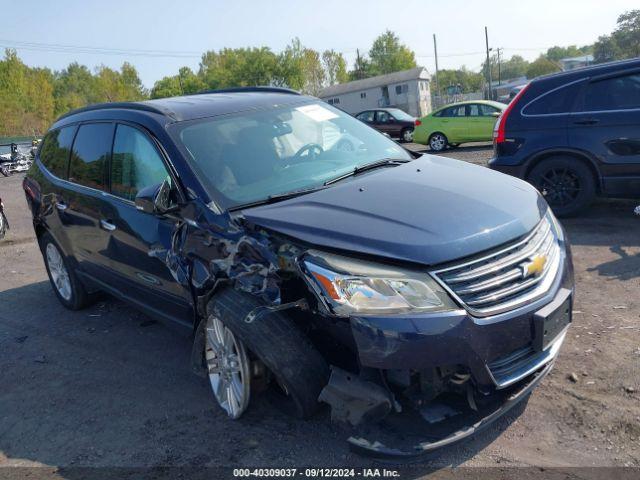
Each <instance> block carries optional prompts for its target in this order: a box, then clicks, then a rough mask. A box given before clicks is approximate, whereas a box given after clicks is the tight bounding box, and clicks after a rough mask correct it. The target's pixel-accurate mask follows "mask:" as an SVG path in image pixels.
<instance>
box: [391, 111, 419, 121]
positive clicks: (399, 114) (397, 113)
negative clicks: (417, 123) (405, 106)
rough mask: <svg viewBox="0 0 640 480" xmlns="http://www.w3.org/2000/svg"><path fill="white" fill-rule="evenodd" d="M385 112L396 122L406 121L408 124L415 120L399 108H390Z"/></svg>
mask: <svg viewBox="0 0 640 480" xmlns="http://www.w3.org/2000/svg"><path fill="white" fill-rule="evenodd" d="M387 111H388V112H389V113H390V114H391V115H393V116H394V118H395V119H396V120H407V121H409V122H413V121H414V120H415V118H413V117H412V116H411V115H409V114H408V113H406V112H405V111H404V110H400V109H399V108H390V109H388V110H387Z"/></svg>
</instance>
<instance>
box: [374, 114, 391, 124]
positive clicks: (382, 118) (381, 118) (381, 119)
mask: <svg viewBox="0 0 640 480" xmlns="http://www.w3.org/2000/svg"><path fill="white" fill-rule="evenodd" d="M376 119H377V121H378V123H389V120H391V115H389V114H388V113H387V112H383V111H380V112H378V113H377V114H376Z"/></svg>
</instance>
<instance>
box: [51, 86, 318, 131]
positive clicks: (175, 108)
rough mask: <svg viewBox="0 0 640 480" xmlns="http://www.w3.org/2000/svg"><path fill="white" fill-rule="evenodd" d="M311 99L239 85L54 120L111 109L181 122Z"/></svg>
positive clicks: (102, 106)
mask: <svg viewBox="0 0 640 480" xmlns="http://www.w3.org/2000/svg"><path fill="white" fill-rule="evenodd" d="M312 100H317V99H315V98H314V97H309V96H306V95H301V94H300V93H298V92H296V91H294V90H289V89H285V88H276V87H239V88H229V89H223V90H213V91H210V92H203V93H198V94H194V95H185V96H180V97H168V98H159V99H155V100H145V101H143V102H111V103H99V104H95V105H89V106H87V107H84V108H79V109H77V110H72V111H70V112H68V113H66V114H64V115H62V116H61V117H60V118H58V120H56V123H57V122H59V121H60V120H62V119H66V118H69V117H72V116H74V115H77V114H81V113H86V112H97V111H104V110H111V109H124V110H135V111H141V112H148V113H155V114H158V115H163V116H166V117H169V118H170V119H171V120H174V121H182V120H193V119H196V118H203V117H211V116H215V115H224V114H227V113H234V112H240V111H245V110H255V109H260V108H265V107H270V106H276V105H286V104H292V103H304V102H308V101H312Z"/></svg>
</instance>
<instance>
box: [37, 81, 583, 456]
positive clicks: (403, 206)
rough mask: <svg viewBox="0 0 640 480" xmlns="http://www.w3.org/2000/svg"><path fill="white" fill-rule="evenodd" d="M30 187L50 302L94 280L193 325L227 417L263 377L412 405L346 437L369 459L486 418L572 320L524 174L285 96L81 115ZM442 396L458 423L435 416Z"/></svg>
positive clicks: (70, 297)
mask: <svg viewBox="0 0 640 480" xmlns="http://www.w3.org/2000/svg"><path fill="white" fill-rule="evenodd" d="M24 190H25V192H26V197H27V201H28V203H29V206H30V208H31V211H32V214H33V225H34V228H35V232H36V235H37V238H38V242H39V245H40V248H41V250H42V254H43V258H44V261H45V265H46V268H47V272H48V275H49V278H50V280H51V284H52V287H53V291H54V293H55V295H56V296H57V297H58V299H59V300H60V302H61V303H62V304H63V305H64V306H66V307H67V308H69V309H72V310H76V309H80V308H83V307H85V306H87V305H89V304H90V303H91V301H92V300H94V299H95V298H96V295H97V294H98V293H99V292H101V291H102V292H107V293H109V294H111V295H114V296H116V297H118V298H121V299H123V300H125V301H127V302H129V303H130V304H132V305H133V306H135V307H136V308H138V309H140V310H142V311H144V312H145V313H147V314H148V315H150V316H152V317H154V318H158V319H160V320H163V321H168V322H172V323H175V324H177V325H180V326H182V327H184V328H185V329H187V331H188V332H190V333H191V334H192V335H193V355H192V358H193V362H194V365H193V366H194V368H195V370H196V371H197V372H199V373H201V374H202V376H204V377H207V378H208V380H209V382H210V384H211V387H212V390H213V396H214V398H215V400H216V402H217V403H218V404H219V405H220V407H222V409H223V410H224V411H225V412H226V414H227V415H228V416H229V417H231V418H238V417H240V416H241V415H242V414H243V412H244V411H245V410H246V409H247V408H249V405H250V400H251V401H260V398H261V397H262V396H263V395H264V394H265V393H266V392H265V391H269V392H271V394H275V395H279V397H277V398H279V403H281V404H282V405H285V406H286V405H289V406H290V410H291V411H294V412H296V413H297V414H298V415H299V416H300V417H308V416H310V415H312V414H313V413H314V412H315V411H316V410H317V409H318V408H319V407H320V406H322V405H323V404H327V405H328V406H329V407H330V408H331V413H332V418H333V419H334V420H336V421H343V422H346V423H349V424H351V425H352V426H353V428H354V429H355V430H356V431H359V429H360V428H361V427H362V426H363V425H364V426H367V425H376V426H377V427H381V428H383V427H384V425H385V422H387V421H390V420H391V419H395V418H405V417H407V418H413V417H411V416H412V415H413V416H415V418H417V419H418V420H417V421H410V422H405V424H410V425H411V427H408V426H407V427H406V428H412V429H415V430H416V432H415V433H416V435H419V434H422V435H423V437H424V438H427V437H428V440H424V441H421V442H417V443H416V445H414V446H408V447H406V448H405V447H404V446H399V445H395V444H391V443H390V442H391V440H387V441H385V442H383V441H381V438H382V437H376V438H371V439H368V438H367V437H366V436H364V435H359V434H354V436H352V437H351V438H350V439H349V441H350V444H351V447H352V448H353V449H354V450H356V451H359V452H363V453H369V454H372V455H376V456H381V457H384V456H396V457H397V456H401V457H412V456H417V455H421V454H423V453H425V452H429V451H431V450H433V449H435V448H437V447H440V446H443V445H449V444H452V443H454V442H457V441H459V440H461V439H463V438H465V437H467V436H469V435H471V434H472V433H474V432H475V431H477V430H478V429H480V428H483V427H484V426H486V425H488V424H490V423H491V422H492V421H493V420H495V419H496V418H498V417H499V416H500V415H502V414H503V413H504V412H506V411H507V410H509V409H510V408H511V407H512V406H513V405H515V404H517V403H518V402H519V401H520V400H522V399H524V398H526V397H527V395H528V393H529V392H530V391H531V390H532V389H533V388H534V387H535V386H536V385H537V383H538V382H539V381H540V380H541V379H542V378H543V377H544V376H545V375H546V374H547V373H548V372H549V370H550V369H551V367H552V365H553V362H554V361H555V358H556V356H557V353H558V350H559V348H560V345H561V344H562V342H563V340H564V337H565V334H566V331H567V328H568V326H569V324H570V322H571V305H572V299H573V270H572V264H571V255H570V250H569V246H568V243H567V240H566V238H565V235H564V232H563V229H562V227H561V226H560V224H559V223H558V222H557V220H556V219H555V217H554V216H553V214H552V212H551V211H550V210H549V208H548V206H547V203H546V202H545V200H544V199H543V198H542V197H541V196H540V194H539V193H538V192H537V191H536V190H535V189H534V188H533V187H531V186H530V185H528V184H527V183H525V182H524V181H522V180H519V179H516V178H513V177H510V176H507V175H504V174H501V173H498V172H494V171H491V170H489V169H486V168H482V167H479V166H474V165H471V164H467V163H464V162H460V161H456V160H452V159H448V158H442V157H437V156H431V155H423V156H418V155H416V154H412V153H409V152H408V151H407V150H405V149H404V148H402V147H401V146H400V145H398V144H397V143H395V142H393V141H392V140H390V139H389V138H387V137H386V136H385V135H383V134H381V133H379V132H377V131H375V130H374V129H372V128H371V127H369V126H367V125H365V124H364V123H362V122H360V121H358V120H356V119H355V118H353V117H351V116H349V115H347V114H345V113H343V112H341V111H340V110H338V109H335V108H333V107H331V106H330V105H327V104H324V103H322V102H320V101H319V100H317V99H315V98H312V97H308V96H304V95H300V94H298V93H296V92H293V91H290V90H286V89H278V88H271V87H252V88H239V89H229V90H224V91H214V92H209V93H204V94H199V95H191V96H187V97H177V98H167V99H161V100H151V101H146V102H139V103H111V104H104V105H94V106H90V107H87V108H84V109H80V110H75V111H73V112H70V113H68V114H66V115H64V116H63V117H61V118H59V119H58V120H57V121H56V122H55V123H54V125H53V126H52V127H51V129H50V130H49V132H48V133H47V135H46V136H45V138H44V141H43V142H42V145H41V147H40V149H39V151H38V153H37V155H36V161H35V162H34V164H33V166H32V167H31V169H30V171H29V173H28V175H27V177H26V178H25V180H24ZM442 403H445V404H446V405H448V406H449V407H450V408H451V409H452V410H454V411H455V412H456V413H455V416H454V417H453V418H455V419H456V420H455V421H454V422H449V421H445V420H442V421H437V420H433V415H428V410H429V408H431V407H432V406H435V405H438V404H442ZM412 438H413V437H412Z"/></svg>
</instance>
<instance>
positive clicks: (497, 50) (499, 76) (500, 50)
mask: <svg viewBox="0 0 640 480" xmlns="http://www.w3.org/2000/svg"><path fill="white" fill-rule="evenodd" d="M502 50H504V49H503V48H496V52H498V86H500V84H501V83H502V74H501V72H500V52H502Z"/></svg>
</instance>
